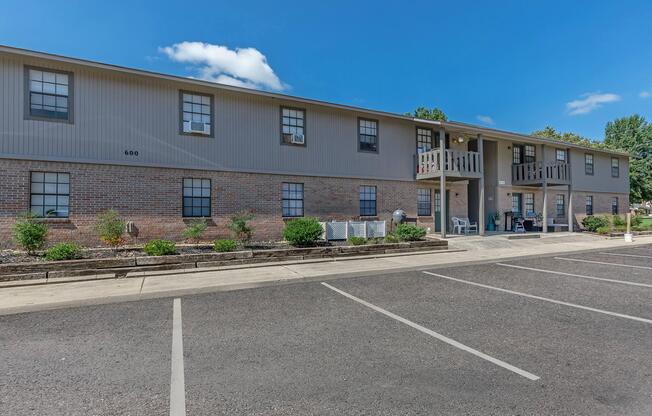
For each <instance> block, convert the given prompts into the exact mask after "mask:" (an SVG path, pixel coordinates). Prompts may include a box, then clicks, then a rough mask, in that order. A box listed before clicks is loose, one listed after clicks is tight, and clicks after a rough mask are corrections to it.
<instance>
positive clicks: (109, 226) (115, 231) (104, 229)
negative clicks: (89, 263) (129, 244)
mask: <svg viewBox="0 0 652 416" xmlns="http://www.w3.org/2000/svg"><path fill="white" fill-rule="evenodd" d="M95 230H96V231H97V234H98V235H99V237H100V240H102V242H104V243H105V244H107V245H109V246H111V247H113V248H114V249H117V248H118V247H119V246H120V245H122V244H123V243H124V238H123V236H124V233H125V221H124V220H123V219H122V218H120V215H119V214H118V212H117V211H116V210H114V209H110V210H108V211H105V212H103V213H101V214H100V215H98V216H97V220H96V223H95Z"/></svg>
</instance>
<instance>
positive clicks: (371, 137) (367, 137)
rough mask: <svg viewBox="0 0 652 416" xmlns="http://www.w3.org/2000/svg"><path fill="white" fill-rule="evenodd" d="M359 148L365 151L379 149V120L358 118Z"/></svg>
mask: <svg viewBox="0 0 652 416" xmlns="http://www.w3.org/2000/svg"><path fill="white" fill-rule="evenodd" d="M358 149H359V150H362V151H365V152H377V151H378V121H376V120H368V119H365V118H359V119H358Z"/></svg>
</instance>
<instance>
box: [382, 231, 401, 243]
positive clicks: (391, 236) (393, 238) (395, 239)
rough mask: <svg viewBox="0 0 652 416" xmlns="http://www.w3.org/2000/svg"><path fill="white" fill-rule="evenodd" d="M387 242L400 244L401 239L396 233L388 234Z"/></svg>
mask: <svg viewBox="0 0 652 416" xmlns="http://www.w3.org/2000/svg"><path fill="white" fill-rule="evenodd" d="M385 242H386V243H398V242H399V239H398V237H397V236H396V234H394V233H387V235H386V236H385Z"/></svg>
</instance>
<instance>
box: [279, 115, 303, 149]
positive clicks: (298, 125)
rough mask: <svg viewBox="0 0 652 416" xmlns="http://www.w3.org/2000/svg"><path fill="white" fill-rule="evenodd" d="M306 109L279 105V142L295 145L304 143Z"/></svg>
mask: <svg viewBox="0 0 652 416" xmlns="http://www.w3.org/2000/svg"><path fill="white" fill-rule="evenodd" d="M305 138H306V111H305V110H301V109H299V108H289V107H281V142H282V143H283V144H292V145H295V146H305V145H306V141H305Z"/></svg>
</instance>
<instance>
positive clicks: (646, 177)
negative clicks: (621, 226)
mask: <svg viewBox="0 0 652 416" xmlns="http://www.w3.org/2000/svg"><path fill="white" fill-rule="evenodd" d="M604 143H605V145H606V146H607V147H608V148H610V149H622V150H625V151H627V152H630V153H632V154H633V155H634V157H632V158H631V159H630V162H629V184H630V190H629V198H630V200H631V201H633V202H640V201H649V200H652V124H650V123H648V122H646V121H645V118H643V117H641V116H640V115H638V114H635V115H633V116H630V117H623V118H619V119H616V120H614V121H610V122H609V123H607V127H606V128H605V139H604Z"/></svg>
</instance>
